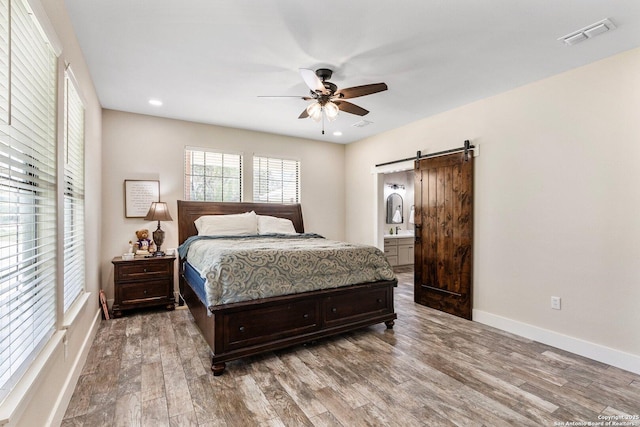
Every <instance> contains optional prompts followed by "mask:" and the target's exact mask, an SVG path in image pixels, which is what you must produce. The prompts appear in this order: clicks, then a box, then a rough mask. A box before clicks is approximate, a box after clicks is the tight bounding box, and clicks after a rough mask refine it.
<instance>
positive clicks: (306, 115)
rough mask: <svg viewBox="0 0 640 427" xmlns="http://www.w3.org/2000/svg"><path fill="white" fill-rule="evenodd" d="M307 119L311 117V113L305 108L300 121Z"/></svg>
mask: <svg viewBox="0 0 640 427" xmlns="http://www.w3.org/2000/svg"><path fill="white" fill-rule="evenodd" d="M307 117H309V113H307V109H306V108H305V109H304V110H302V113H300V115H299V116H298V118H299V119H306V118H307Z"/></svg>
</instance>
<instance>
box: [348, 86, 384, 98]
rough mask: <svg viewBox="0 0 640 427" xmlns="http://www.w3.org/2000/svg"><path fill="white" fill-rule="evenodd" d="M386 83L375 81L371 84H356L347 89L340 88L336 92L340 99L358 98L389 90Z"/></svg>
mask: <svg viewBox="0 0 640 427" xmlns="http://www.w3.org/2000/svg"><path fill="white" fill-rule="evenodd" d="M387 89H388V87H387V84H386V83H373V84H370V85H362V86H354V87H348V88H345V89H340V90H339V91H338V92H337V93H336V97H339V98H340V99H349V98H357V97H359V96H365V95H371V94H372V93H378V92H382V91H385V90H387Z"/></svg>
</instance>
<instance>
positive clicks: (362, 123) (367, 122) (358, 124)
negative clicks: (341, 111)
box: [351, 120, 373, 128]
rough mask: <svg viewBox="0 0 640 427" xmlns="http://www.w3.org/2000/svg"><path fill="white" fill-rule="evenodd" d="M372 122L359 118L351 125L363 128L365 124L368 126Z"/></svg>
mask: <svg viewBox="0 0 640 427" xmlns="http://www.w3.org/2000/svg"><path fill="white" fill-rule="evenodd" d="M372 123H373V122H370V121H369V120H360V121H359V122H356V123H354V124H352V125H351V126H353V127H357V128H363V127H365V126H369V125H370V124H372Z"/></svg>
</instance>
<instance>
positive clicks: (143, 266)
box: [116, 261, 173, 281]
mask: <svg viewBox="0 0 640 427" xmlns="http://www.w3.org/2000/svg"><path fill="white" fill-rule="evenodd" d="M128 262H130V261H128ZM116 271H117V274H118V277H116V280H118V281H127V280H137V279H145V280H148V279H153V278H160V277H169V276H170V275H171V274H172V273H173V265H172V264H168V263H166V262H154V261H147V262H144V263H131V264H126V263H122V264H121V265H120V266H119V268H117V269H116Z"/></svg>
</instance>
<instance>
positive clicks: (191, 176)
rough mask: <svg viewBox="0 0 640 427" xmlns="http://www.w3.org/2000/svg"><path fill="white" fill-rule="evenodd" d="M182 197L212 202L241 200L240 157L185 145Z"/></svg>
mask: <svg viewBox="0 0 640 427" xmlns="http://www.w3.org/2000/svg"><path fill="white" fill-rule="evenodd" d="M184 197H185V199H186V200H201V201H211V202H241V201H242V156H241V155H240V154H232V153H222V152H217V151H209V150H205V149H198V148H191V147H187V148H185V150H184Z"/></svg>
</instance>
